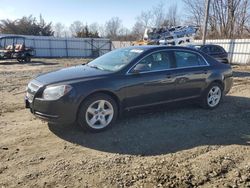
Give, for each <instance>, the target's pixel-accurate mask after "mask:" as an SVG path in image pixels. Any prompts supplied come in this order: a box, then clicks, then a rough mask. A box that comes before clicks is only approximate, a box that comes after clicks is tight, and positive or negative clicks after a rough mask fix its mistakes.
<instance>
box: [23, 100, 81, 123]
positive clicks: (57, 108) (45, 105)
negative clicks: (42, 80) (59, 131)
mask: <svg viewBox="0 0 250 188" xmlns="http://www.w3.org/2000/svg"><path fill="white" fill-rule="evenodd" d="M66 98H67V97H65V98H61V99H59V100H56V101H46V100H43V99H40V98H34V100H33V101H32V102H29V100H28V98H27V97H25V107H26V108H29V109H30V112H31V113H32V114H34V115H35V116H36V117H38V118H40V119H42V120H44V121H46V122H49V123H52V124H71V123H74V122H75V121H76V115H77V105H76V104H75V103H74V102H73V101H71V100H68V98H67V100H66Z"/></svg>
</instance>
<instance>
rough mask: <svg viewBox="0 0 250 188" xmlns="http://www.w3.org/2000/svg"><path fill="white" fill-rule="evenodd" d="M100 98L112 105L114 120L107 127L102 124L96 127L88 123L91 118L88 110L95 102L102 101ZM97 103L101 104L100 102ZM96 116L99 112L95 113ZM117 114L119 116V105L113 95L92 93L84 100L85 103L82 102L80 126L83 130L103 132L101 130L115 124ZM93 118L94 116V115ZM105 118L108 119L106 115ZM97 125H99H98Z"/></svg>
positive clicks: (78, 121)
mask: <svg viewBox="0 0 250 188" xmlns="http://www.w3.org/2000/svg"><path fill="white" fill-rule="evenodd" d="M100 100H104V101H107V102H108V103H109V104H111V105H112V108H113V116H112V120H111V121H110V122H109V123H108V124H107V125H106V126H105V127H101V126H100V128H99V127H98V128H96V127H93V126H91V125H90V124H89V123H88V120H87V118H89V115H90V114H89V113H88V112H87V110H88V108H89V107H90V106H91V105H93V103H95V102H97V101H100ZM96 105H97V106H99V105H98V103H97V104H96ZM104 108H105V107H104ZM104 108H103V109H104ZM87 113H88V114H87ZM100 113H101V112H100ZM90 116H91V115H90ZM95 116H98V114H95ZM107 116H108V115H107ZM117 116H118V107H117V103H116V102H115V100H114V99H113V98H112V97H110V96H109V95H106V94H103V93H98V94H94V95H91V96H90V97H88V98H87V99H86V100H84V101H83V103H82V104H81V106H80V108H79V111H78V115H77V123H78V124H79V125H80V127H81V128H82V129H83V130H86V131H90V132H101V131H104V130H106V129H108V128H110V127H111V126H112V125H113V124H114V122H115V121H116V119H117ZM92 118H94V115H93V117H92ZM104 118H105V120H106V119H107V118H106V117H104ZM108 118H109V117H108ZM90 119H91V117H90ZM98 121H99V120H97V124H98ZM99 123H100V124H101V122H99ZM96 126H98V125H96Z"/></svg>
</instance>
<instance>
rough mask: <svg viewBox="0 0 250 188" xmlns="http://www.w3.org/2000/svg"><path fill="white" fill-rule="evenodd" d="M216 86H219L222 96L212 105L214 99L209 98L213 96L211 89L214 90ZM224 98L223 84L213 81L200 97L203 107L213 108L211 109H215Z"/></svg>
mask: <svg viewBox="0 0 250 188" xmlns="http://www.w3.org/2000/svg"><path fill="white" fill-rule="evenodd" d="M214 88H219V90H220V91H219V92H220V98H219V99H218V100H217V101H216V102H215V103H214V105H212V101H210V102H209V100H208V98H209V97H210V96H211V93H210V91H211V90H213V89H214ZM222 98H223V87H222V85H221V84H220V83H217V82H213V83H211V84H210V85H209V86H208V87H207V89H206V90H205V91H204V93H203V95H202V96H201V99H200V104H201V107H203V108H205V109H211V110H212V109H215V108H217V107H218V106H219V104H220V103H221V101H222Z"/></svg>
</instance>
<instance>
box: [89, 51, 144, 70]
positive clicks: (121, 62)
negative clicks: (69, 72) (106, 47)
mask: <svg viewBox="0 0 250 188" xmlns="http://www.w3.org/2000/svg"><path fill="white" fill-rule="evenodd" d="M142 52H143V50H142V49H136V48H123V49H118V50H114V51H112V52H109V53H107V54H104V55H103V56H101V57H99V58H97V59H95V60H93V61H91V62H90V63H88V66H90V67H95V68H98V69H101V70H107V71H111V72H115V71H118V70H121V69H122V68H123V67H124V66H126V65H128V64H129V63H130V62H131V61H132V60H133V59H135V58H136V57H138V56H139V55H140V54H141V53H142Z"/></svg>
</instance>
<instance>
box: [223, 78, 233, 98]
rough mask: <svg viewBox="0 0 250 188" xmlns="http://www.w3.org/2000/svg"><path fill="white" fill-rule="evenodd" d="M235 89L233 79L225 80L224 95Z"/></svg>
mask: <svg viewBox="0 0 250 188" xmlns="http://www.w3.org/2000/svg"><path fill="white" fill-rule="evenodd" d="M232 87H233V77H227V78H225V80H224V94H225V95H226V94H227V93H228V92H229V91H230V90H231V88H232Z"/></svg>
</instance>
